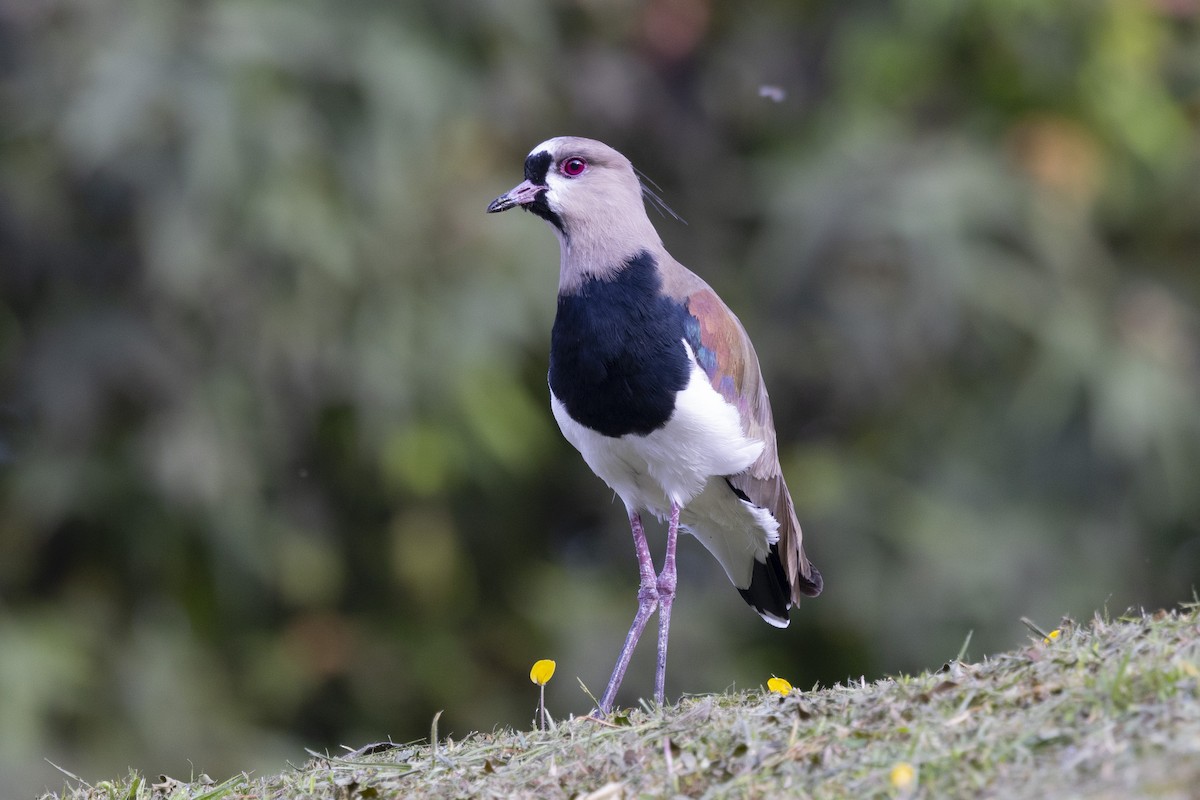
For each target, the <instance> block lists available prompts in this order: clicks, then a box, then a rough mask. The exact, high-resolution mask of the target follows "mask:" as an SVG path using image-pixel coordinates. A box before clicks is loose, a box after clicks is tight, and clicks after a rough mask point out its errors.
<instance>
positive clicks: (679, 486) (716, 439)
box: [550, 344, 763, 519]
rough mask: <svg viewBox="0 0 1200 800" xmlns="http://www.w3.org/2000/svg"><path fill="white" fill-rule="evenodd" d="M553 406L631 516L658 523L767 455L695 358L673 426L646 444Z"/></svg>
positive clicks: (644, 438) (555, 403)
mask: <svg viewBox="0 0 1200 800" xmlns="http://www.w3.org/2000/svg"><path fill="white" fill-rule="evenodd" d="M685 346H686V344H685ZM689 355H691V353H690V349H689ZM550 404H551V408H552V409H553V411H554V418H555V419H556V420H558V426H559V428H561V429H562V432H563V435H564V436H566V438H567V441H569V442H570V443H571V444H573V445H574V446H575V449H577V450H578V451H579V452H580V454H581V455H582V456H583V459H584V461H586V462H587V464H588V466H589V467H591V468H592V471H593V472H595V473H596V474H597V475H598V476H600V478H601V479H602V480H603V481H604V482H605V483H607V484H608V485H609V486H610V487H612V489H613V491H615V492H616V493H617V494H618V495H619V496H620V497H621V500H622V501H624V503H625V506H626V508H628V510H629V511H631V512H633V511H639V510H643V509H644V510H647V511H649V512H651V513H653V514H655V515H656V516H658V517H659V518H660V519H661V518H663V517H665V516H666V515H667V514H668V513H669V511H670V507H671V503H672V502H675V503H677V504H679V505H680V506H681V507H686V506H687V504H688V502H689V501H691V500H692V498H694V497H695V496H696V495H698V494H699V493H700V492H701V491H702V490H703V489H704V487H705V484H707V483H708V481H709V479H710V478H712V477H714V476H718V475H734V474H736V473H738V472H741V471H742V470H744V469H746V468H747V467H748V466H750V464H752V463H753V462H754V461H755V459H757V458H758V456H759V454H760V453H762V449H763V443H762V442H760V441H758V440H757V439H750V438H747V437H746V436H745V434H743V433H742V423H741V419H740V418H739V416H738V411H737V408H735V407H734V406H732V405H730V404H729V403H727V402H726V401H725V398H723V397H722V396H721V395H720V394H719V393H718V392H717V391H716V390H715V389H713V388H712V385H711V384H710V383H709V382H708V376H706V375H705V374H704V370H702V369H701V368H700V366H699V365H698V364H697V363H696V362H695V359H694V357H693V358H692V373H691V376H690V378H689V379H688V384H687V386H686V387H684V389H683V390H682V391H680V392H679V393H678V394H677V395H676V396H675V411H674V412H673V413H672V414H671V418H670V419H669V420H667V423H666V425H664V426H663V427H661V428H659V429H658V430H655V431H652V432H650V433H648V434H646V435H645V436H639V435H636V434H628V435H626V436H620V437H613V436H605V435H603V434H600V433H597V432H596V431H593V430H591V429H590V428H586V427H584V426H583V425H580V424H579V423H578V422H576V421H575V420H573V419H571V417H570V415H569V414H568V413H567V409H566V407H565V406H563V404H562V403H561V402H560V401H559V399H558V398H557V397H555V396H554V394H553V392H551V395H550Z"/></svg>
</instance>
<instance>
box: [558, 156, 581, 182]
mask: <svg viewBox="0 0 1200 800" xmlns="http://www.w3.org/2000/svg"><path fill="white" fill-rule="evenodd" d="M585 169H587V162H586V161H584V160H583V159H582V158H568V159H567V160H566V161H564V162H562V163H561V164H559V165H558V171H559V172H561V173H562V174H563V175H566V176H567V177H568V178H577V177H579V176H580V175H582V174H583V171H584V170H585Z"/></svg>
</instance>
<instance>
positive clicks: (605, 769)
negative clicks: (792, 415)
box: [47, 604, 1200, 800]
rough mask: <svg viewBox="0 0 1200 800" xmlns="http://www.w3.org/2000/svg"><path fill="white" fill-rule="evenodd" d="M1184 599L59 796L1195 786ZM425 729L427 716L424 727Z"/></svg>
mask: <svg viewBox="0 0 1200 800" xmlns="http://www.w3.org/2000/svg"><path fill="white" fill-rule="evenodd" d="M1198 609H1200V605H1198V604H1190V605H1187V606H1184V607H1183V608H1182V609H1181V610H1180V611H1176V612H1165V611H1160V612H1158V613H1156V614H1153V615H1148V614H1137V615H1129V616H1125V617H1122V618H1120V619H1116V620H1111V619H1107V618H1101V617H1099V616H1098V617H1096V618H1095V619H1093V620H1092V621H1091V622H1090V623H1088V624H1086V625H1075V624H1071V623H1065V624H1064V625H1063V627H1062V628H1061V629H1060V631H1059V632H1058V633H1057V634H1056V635H1054V636H1052V637H1051V638H1047V639H1041V638H1040V637H1039V638H1038V639H1035V640H1034V641H1033V642H1032V643H1031V644H1030V645H1029V646H1027V647H1024V648H1022V649H1019V650H1016V651H1013V652H1008V653H1003V654H1001V655H998V656H994V657H991V658H987V659H985V660H984V661H983V662H981V663H977V664H966V663H961V662H957V661H955V662H951V663H949V664H946V665H945V666H943V667H942V668H940V669H937V670H935V671H932V672H927V673H924V674H921V675H917V676H899V677H896V678H889V679H885V680H880V681H876V682H874V683H866V682H861V683H850V684H849V685H844V686H843V685H838V686H833V687H831V688H827V689H820V690H814V691H811V692H793V693H792V694H791V695H790V696H788V697H786V698H781V697H779V696H778V695H775V694H770V693H765V692H763V691H753V692H742V693H734V694H723V695H712V696H701V697H688V698H685V699H683V700H682V701H680V702H679V703H678V704H677V705H674V706H671V707H668V708H666V709H664V710H658V709H653V708H648V707H647V708H643V709H640V710H635V711H631V712H625V713H621V714H617V715H614V716H613V717H611V718H610V719H608V720H605V721H597V720H593V719H590V718H583V719H571V720H568V721H565V722H560V723H558V724H557V725H555V726H554V727H553V728H552V729H551V730H549V731H546V732H530V731H508V730H506V731H500V732H496V733H490V734H473V735H471V736H469V737H467V738H466V739H464V740H462V741H457V742H455V741H451V740H448V739H442V740H438V738H437V736H436V728H435V733H434V736H433V744H432V745H430V744H412V745H397V746H386V747H383V746H374V747H369V748H364V750H363V751H360V752H357V753H354V754H350V755H348V756H346V757H335V756H327V757H324V756H323V757H316V758H314V759H313V760H311V761H309V762H308V763H307V764H305V765H304V766H303V767H301V768H299V769H295V770H291V771H288V772H285V773H282V774H280V775H272V776H268V777H252V776H240V777H237V778H234V779H231V780H228V781H225V782H223V783H220V784H215V783H213V782H212V781H209V780H207V779H203V780H200V781H197V782H193V783H183V782H180V781H175V780H172V779H169V778H161V779H160V780H159V781H158V782H157V783H153V782H151V781H148V780H146V779H144V778H143V777H141V776H139V775H136V774H134V775H131V776H129V778H127V779H125V780H124V781H117V782H111V783H110V782H106V783H101V784H97V785H95V786H91V785H88V784H85V783H79V784H78V785H75V786H72V787H70V788H68V789H66V790H65V791H64V792H63V793H62V794H61V795H48V796H47V798H49V797H63V798H68V797H69V798H88V800H93V799H94V798H105V800H109V798H127V799H128V800H150V799H151V798H162V797H165V798H189V799H190V800H199V799H200V798H204V799H205V800H210V799H211V800H218V799H220V800H234V799H237V800H242V799H248V798H259V799H261V800H267V799H268V798H280V799H282V798H330V799H331V800H333V799H335V798H336V800H357V799H358V798H364V799H365V798H392V797H405V798H408V797H437V798H445V797H473V798H474V797H484V798H488V797H495V798H512V797H538V798H556V797H563V798H566V797H571V798H576V797H586V798H589V800H601V798H618V797H635V796H653V797H670V796H676V795H682V796H686V797H778V796H811V797H818V798H819V797H852V798H864V797H992V796H994V797H1005V798H1010V797H1039V798H1045V797H1113V798H1118V797H1119V798H1126V797H1131V796H1132V797H1179V798H1184V797H1194V796H1196V795H1195V793H1196V791H1197V787H1200V611H1198ZM435 725H436V723H435Z"/></svg>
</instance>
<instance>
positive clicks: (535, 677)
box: [529, 658, 558, 686]
mask: <svg viewBox="0 0 1200 800" xmlns="http://www.w3.org/2000/svg"><path fill="white" fill-rule="evenodd" d="M556 666H558V665H557V664H555V663H554V662H553V661H551V660H550V659H548V658H543V659H542V660H541V661H537V662H534V665H533V669H531V670H529V680H531V681H533V682H534V683H536V684H537V685H538V686H545V685H546V684H547V683H549V682H550V679H551V678H553V677H554V668H555V667H556Z"/></svg>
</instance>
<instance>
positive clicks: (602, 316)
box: [487, 136, 823, 714]
mask: <svg viewBox="0 0 1200 800" xmlns="http://www.w3.org/2000/svg"><path fill="white" fill-rule="evenodd" d="M524 167H525V180H524V181H522V182H521V183H520V184H518V185H517V186H515V187H513V188H512V189H510V190H509V191H507V192H505V193H504V194H502V195H500V196H499V197H497V198H496V199H495V200H493V201H492V202H491V203H490V204H489V205H488V207H487V211H488V213H498V212H502V211H507V210H509V209H512V208H518V207H519V208H523V209H525V210H526V211H529V212H531V213H533V214H535V215H536V216H538V217H541V218H542V219H543V220H545V221H546V222H548V223H549V224H550V227H551V228H552V229H553V231H554V234H555V235H556V237H557V238H558V242H559V250H560V260H559V276H558V300H557V309H556V313H555V318H554V324H553V327H552V329H551V334H550V360H549V374H548V376H547V377H548V382H549V387H550V406H551V410H552V413H553V415H554V418H555V420H556V421H557V422H558V426H559V428H560V429H561V431H562V433H563V435H564V436H565V438H566V439H567V441H569V442H570V443H571V444H572V445H573V446H574V447H575V449H576V450H578V451H579V453H580V454H581V455H582V456H583V459H584V461H585V462H586V463H587V465H588V466H589V467H590V468H591V470H592V471H593V472H594V473H595V474H596V475H597V476H598V477H600V478H601V479H602V480H603V481H604V482H605V483H606V484H608V486H609V487H610V488H611V489H612V490H613V491H614V492H615V493H616V495H617V496H618V497H620V498H621V501H622V502H623V503H624V505H625V510H626V513H627V515H628V519H629V526H630V528H631V530H632V533H633V541H634V549H635V551H636V555H637V562H638V571H639V576H640V579H639V584H638V593H637V601H638V606H637V612H636V614H635V615H634V619H633V622H632V624H631V625H630V627H629V632H628V634H627V635H626V637H625V641H624V644H623V645H622V647H621V651H620V654H619V655H618V658H617V663H616V665H615V666H614V667H613V671H612V674H611V676H610V678H609V681H608V685H607V687H606V688H605V691H604V694H603V695H602V697H601V699H600V702H599V712H600V713H601V714H607V713H609V712H610V711H611V710H612V708H613V706H614V703H615V701H616V696H617V691H618V689H619V688H620V685H621V682H622V680H623V679H624V677H625V672H626V669H627V667H628V666H629V661H630V659H631V658H632V656H633V652H634V649H635V648H636V646H637V643H638V640H639V639H640V638H641V635H642V632H643V630H644V629H645V627H646V625H647V623H648V622H649V620H650V618H651V617H652V616H653V614H654V612H655V611H657V612H658V657H657V661H656V667H655V681H654V699H655V702H656V703H658V705H659V707H662V706H663V704H664V694H665V682H666V659H667V640H668V637H669V632H670V625H671V609H672V606H673V603H674V601H675V592H676V587H677V583H678V578H677V569H676V563H675V552H676V546H677V541H678V535H679V531H684V532H687V533H690V534H692V535H693V536H695V537H696V538H697V539H698V540H700V542H701V543H702V544H703V545H704V547H705V548H706V549H707V550H708V551H709V552H710V553H711V554H712V555H713V556H714V557H715V558H716V559H717V561H718V562H719V563H720V564H721V566H722V567H723V568H724V570H725V573H726V575H727V576H728V577H729V580H730V581H731V582H732V583H733V585H734V587H735V588H736V589H737V590H738V591H739V592H740V593H741V596H742V597H743V598H744V599H745V601H746V602H747V603H748V604H749V605H750V606H751V607H752V608H753V609H754V610H755V611H757V612H758V614H759V615H760V616H761V617H762V618H763V619H764V620H766V621H767V622H768V623H770V624H771V625H774V626H776V627H780V628H782V627H786V626H787V625H788V621H789V609H791V608H792V607H793V606H796V605H797V604H799V602H800V598H801V597H805V596H807V597H815V596H817V595H818V594H820V592H821V589H822V586H823V580H822V577H821V573H820V571H818V570H817V568H816V567H815V566H813V564H812V563H811V562H810V561H809V560H808V557H807V556H806V554H805V551H804V543H803V536H802V532H801V528H800V523H799V521H798V519H797V516H796V511H795V507H794V504H793V502H792V497H791V494H790V493H789V491H788V487H787V484H786V483H785V482H784V477H783V473H782V470H781V469H780V464H779V455H778V450H777V441H776V433H775V425H774V421H773V417H772V414H771V404H770V399H769V397H768V395H767V388H766V385H765V383H764V381H763V375H762V371H761V369H760V366H759V362H758V357H757V355H756V354H755V351H754V347H753V345H752V344H751V342H750V337H749V336H748V335H747V333H746V329H745V328H744V327H743V326H742V323H741V322H740V321H739V320H738V318H737V316H735V315H734V313H733V312H732V311H731V310H730V309H729V307H728V306H727V305H726V304H725V303H724V301H722V300H721V298H720V297H718V296H717V293H716V292H715V291H713V289H712V288H711V287H710V286H709V285H708V284H707V283H706V282H705V281H704V280H703V279H702V278H700V277H699V276H698V275H696V274H695V273H694V272H692V271H691V270H689V269H688V268H687V267H685V266H683V265H682V264H680V263H679V262H678V261H676V260H675V259H674V258H673V257H672V256H671V255H670V253H668V252H667V250H666V249H665V247H664V246H663V243H662V239H661V238H660V237H659V235H658V232H657V231H656V229H655V227H654V224H653V223H652V222H651V221H650V217H649V215H648V214H647V212H646V205H645V203H646V200H647V199H650V200H651V201H656V200H658V198H657V195H655V194H654V193H653V192H652V191H651V190H649V189H648V188H647V187H646V186H645V185H644V184H643V183H642V181H641V179H640V178H639V173H638V172H637V171H636V170H635V169H634V167H633V165H632V163H631V162H630V161H629V159H628V158H626V157H625V156H623V155H622V154H621V153H619V152H618V151H616V150H615V149H613V148H612V147H609V146H608V145H606V144H604V143H603V142H599V141H596V140H595V139H587V138H582V137H577V136H559V137H555V138H552V139H549V140H547V141H545V142H542V143H541V144H539V145H537V146H536V147H534V148H533V150H531V151H530V153H529V155H528V156H527V157H526V159H525V165H524ZM643 513H648V514H651V515H653V516H654V517H656V518H658V519H659V520H660V521H665V522H666V524H667V541H666V548H665V555H664V559H663V566H662V569H661V570H659V571H658V572H657V573H656V572H655V566H654V561H653V559H652V557H651V555H650V549H649V546H648V543H647V539H646V533H645V528H644V527H643V524H642V514H643Z"/></svg>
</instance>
